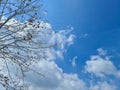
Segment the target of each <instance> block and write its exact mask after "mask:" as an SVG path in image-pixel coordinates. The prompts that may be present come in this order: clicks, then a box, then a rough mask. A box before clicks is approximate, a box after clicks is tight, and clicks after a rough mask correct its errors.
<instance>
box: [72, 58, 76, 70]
mask: <svg viewBox="0 0 120 90" xmlns="http://www.w3.org/2000/svg"><path fill="white" fill-rule="evenodd" d="M76 59H77V56H75V57H73V59H72V67H73V68H74V67H75V66H76Z"/></svg>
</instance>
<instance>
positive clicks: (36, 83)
mask: <svg viewBox="0 0 120 90" xmlns="http://www.w3.org/2000/svg"><path fill="white" fill-rule="evenodd" d="M35 66H36V64H35ZM35 66H34V67H35ZM35 70H37V71H40V72H41V73H43V75H44V76H45V77H40V76H37V75H35V74H29V73H28V74H27V76H28V79H27V81H28V82H29V83H31V84H30V85H31V86H30V90H85V89H86V86H85V83H84V81H82V80H80V79H79V78H78V76H77V74H67V73H63V71H62V69H61V68H59V67H58V66H57V64H55V62H54V61H52V62H51V61H45V60H42V61H40V62H39V63H37V67H36V68H35Z"/></svg>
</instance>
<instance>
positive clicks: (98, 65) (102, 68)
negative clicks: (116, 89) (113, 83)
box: [85, 49, 120, 77]
mask: <svg viewBox="0 0 120 90" xmlns="http://www.w3.org/2000/svg"><path fill="white" fill-rule="evenodd" d="M99 51H100V52H99V53H100V54H104V51H103V50H102V49H99ZM85 71H87V72H89V73H93V74H94V75H96V76H97V77H105V76H106V75H113V76H115V77H120V76H119V72H120V71H119V70H117V68H116V67H115V65H114V64H113V62H112V61H111V60H110V58H109V57H108V56H106V57H105V58H103V57H102V56H99V55H93V56H91V58H90V60H88V61H86V66H85Z"/></svg>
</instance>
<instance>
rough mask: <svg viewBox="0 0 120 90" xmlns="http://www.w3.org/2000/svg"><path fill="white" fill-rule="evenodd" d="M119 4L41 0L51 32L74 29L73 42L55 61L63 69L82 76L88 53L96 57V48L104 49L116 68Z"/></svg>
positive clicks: (119, 54)
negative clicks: (62, 55) (62, 56)
mask: <svg viewBox="0 0 120 90" xmlns="http://www.w3.org/2000/svg"><path fill="white" fill-rule="evenodd" d="M119 4H120V1H119V0H44V9H45V10H46V11H47V15H46V17H45V18H46V19H47V20H48V21H49V22H50V24H51V25H52V28H53V29H54V30H55V31H58V30H60V29H65V28H67V26H69V27H73V28H74V30H73V32H72V33H74V34H75V36H76V38H75V39H74V44H73V45H72V46H70V47H69V48H67V49H68V50H67V53H65V54H64V60H63V61H59V60H57V61H56V63H57V64H58V66H59V67H61V68H62V69H63V71H64V72H66V73H77V74H78V76H79V77H82V79H84V77H85V74H83V72H82V70H83V69H84V66H85V64H86V62H87V60H90V57H91V56H92V55H98V56H99V54H98V53H99V50H98V51H97V49H101V50H103V51H106V52H107V54H106V55H103V56H104V57H107V56H109V57H110V61H111V62H112V63H113V64H114V66H115V67H116V69H117V70H120V42H119V40H120V5H119ZM100 52H101V51H100ZM75 56H77V58H76V60H75V62H76V63H75V64H76V66H75V67H74V68H73V67H72V64H71V61H72V59H73V58H74V57H75ZM112 79H113V80H114V81H116V82H117V83H119V82H118V81H117V80H116V79H114V78H112ZM96 80H97V79H96ZM119 80H120V79H119ZM119 84H120V83H119ZM119 84H118V85H119ZM95 90H96V89H95Z"/></svg>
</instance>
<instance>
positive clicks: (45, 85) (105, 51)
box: [0, 0, 120, 90]
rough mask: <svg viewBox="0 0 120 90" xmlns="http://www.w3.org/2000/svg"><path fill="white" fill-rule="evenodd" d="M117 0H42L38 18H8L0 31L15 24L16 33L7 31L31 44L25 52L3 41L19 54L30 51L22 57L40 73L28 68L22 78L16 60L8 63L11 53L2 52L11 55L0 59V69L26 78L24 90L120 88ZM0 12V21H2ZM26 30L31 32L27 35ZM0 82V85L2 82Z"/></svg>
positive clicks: (105, 89)
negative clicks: (31, 19)
mask: <svg viewBox="0 0 120 90" xmlns="http://www.w3.org/2000/svg"><path fill="white" fill-rule="evenodd" d="M8 1H10V2H11V1H13V0H8ZM20 1H21V0H20ZM39 1H40V3H38V5H39V4H40V5H41V1H42V0H38V2H39ZM119 4H120V1H119V0H44V2H43V6H44V7H43V9H42V10H43V13H42V10H41V9H40V10H38V13H39V12H40V13H39V16H41V17H42V19H40V23H37V22H36V21H35V22H31V23H30V22H29V21H26V19H27V18H28V15H27V14H25V18H22V20H21V18H20V17H19V16H18V17H14V18H12V19H10V20H9V21H8V22H6V24H5V25H4V27H2V28H1V32H2V33H3V31H4V30H5V31H6V30H7V31H12V32H13V31H14V30H18V29H19V30H18V32H17V33H15V38H13V36H14V35H12V36H11V37H12V38H13V39H16V38H20V37H21V38H22V40H21V42H19V43H18V44H20V45H22V46H23V45H26V46H28V48H30V47H33V48H32V49H30V50H29V51H30V52H29V51H28V49H26V50H24V49H21V48H20V49H19V48H18V47H17V48H16V47H14V45H13V43H12V45H13V47H11V46H12V45H11V44H8V46H7V48H6V49H5V50H6V51H7V52H12V53H13V55H14V53H15V54H18V55H19V56H21V57H22V58H23V56H24V55H23V54H24V53H25V56H28V57H31V58H30V59H29V58H27V59H26V58H25V59H23V60H25V61H26V63H27V64H30V65H29V68H30V69H32V71H34V70H35V72H40V73H41V74H43V75H44V77H42V76H40V75H38V74H36V73H33V72H31V70H30V71H28V72H25V78H24V80H23V81H21V78H20V77H22V76H23V73H21V72H22V71H21V68H20V69H18V68H16V67H17V66H16V63H14V64H15V65H13V60H12V61H11V53H7V54H5V55H7V56H9V55H10V59H9V58H8V57H5V58H3V60H0V69H1V71H0V73H3V74H5V75H6V74H8V75H9V77H10V74H11V75H12V76H11V77H10V78H15V79H16V80H15V79H14V80H15V81H17V80H18V81H20V83H19V84H20V86H21V83H25V85H28V86H29V90H120V47H119V46H120V42H119V40H120V10H119V9H120V5H119ZM8 6H9V5H8ZM12 7H13V6H12ZM2 8H3V7H2ZM44 11H46V12H47V14H46V12H44ZM44 14H46V15H45V16H44ZM5 18H6V16H4V17H3V18H2V19H1V20H0V23H3V22H5V20H6V19H5ZM23 19H24V20H23ZM19 20H20V21H22V22H20V21H19ZM24 21H25V22H24ZM38 21H39V20H38ZM36 26H37V27H38V28H36ZM23 27H25V28H23ZM71 30H72V31H71ZM1 35H2V34H1ZM5 35H6V34H5ZM10 35H11V34H10ZM29 35H30V36H31V35H32V36H31V37H30V38H29V37H28V36H29ZM1 37H3V38H2V39H3V40H4V39H5V41H4V42H3V43H2V44H5V45H6V43H8V41H7V40H9V39H7V38H6V37H5V38H4V35H2V36H1ZM8 38H9V37H8ZM27 38H28V39H27ZM14 41H16V40H14ZM1 42H2V41H1ZM31 43H32V44H31ZM15 45H16V43H15ZM44 46H45V47H44ZM2 48H3V47H2ZM16 50H18V52H16ZM4 52H5V51H4ZM19 52H20V53H19ZM1 55H4V53H1ZM25 56H24V57H25ZM13 57H14V58H15V56H13ZM5 59H7V60H6V63H5V62H4V61H5ZM15 60H16V59H15ZM18 61H21V58H20V59H18ZM9 62H10V63H9ZM7 63H8V65H7ZM26 63H25V65H27V64H26ZM20 65H21V64H20ZM5 66H6V67H5ZM23 66H24V65H23ZM8 67H9V68H8ZM20 67H21V66H20ZM13 68H14V69H13ZM9 70H10V71H9ZM18 70H20V71H21V72H19V71H18ZM6 71H8V73H7V72H6ZM16 74H17V75H16ZM1 75H2V74H1ZM18 78H19V79H18ZM3 82H4V80H3ZM12 82H13V81H12ZM5 83H6V82H5ZM10 85H12V83H11V84H10ZM12 86H13V85H12ZM0 88H1V90H4V89H3V88H4V87H2V85H0Z"/></svg>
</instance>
